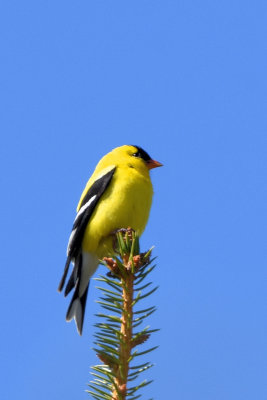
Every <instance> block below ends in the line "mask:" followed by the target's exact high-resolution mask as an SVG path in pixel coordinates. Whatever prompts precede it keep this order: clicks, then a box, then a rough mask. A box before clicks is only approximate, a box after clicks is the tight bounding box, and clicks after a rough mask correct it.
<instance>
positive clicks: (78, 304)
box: [59, 252, 99, 335]
mask: <svg viewBox="0 0 267 400" xmlns="http://www.w3.org/2000/svg"><path fill="white" fill-rule="evenodd" d="M70 261H72V262H73V264H74V267H73V271H72V273H71V276H70V278H69V280H68V283H67V285H66V288H65V296H67V295H68V294H69V292H70V291H71V290H72V289H73V288H75V290H74V294H73V297H72V299H71V302H70V305H69V308H68V311H67V314H66V320H67V321H71V320H72V319H73V318H74V320H75V322H76V325H77V330H78V332H79V334H80V335H81V334H82V329H83V320H84V313H85V306H86V299H87V293H88V287H89V280H90V278H91V276H92V275H93V273H94V272H95V270H96V268H97V266H98V264H99V260H98V258H97V256H96V255H94V254H90V253H86V252H80V253H79V254H78V255H77V256H76V257H75V258H73V259H72V260H70V257H68V259H67V262H66V266H65V270H64V274H63V277H62V279H61V282H60V284H59V290H60V291H61V290H62V289H63V286H64V284H65V280H66V277H67V273H68V268H69V264H70Z"/></svg>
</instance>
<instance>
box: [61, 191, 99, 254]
mask: <svg viewBox="0 0 267 400" xmlns="http://www.w3.org/2000/svg"><path fill="white" fill-rule="evenodd" d="M95 198H96V194H95V195H94V196H93V197H91V198H90V199H89V200H88V201H87V202H86V203H85V204H84V205H83V206H82V207H81V208H80V210H79V211H78V213H77V215H76V217H75V220H74V224H75V222H76V221H77V219H78V218H79V217H80V216H81V215H82V214H83V213H84V212H85V210H86V209H87V208H88V207H89V206H90V205H91V203H92V202H93V201H94V199H95ZM77 229H78V227H76V228H74V229H73V230H72V231H71V234H70V238H69V242H68V246H67V256H68V255H69V252H70V247H71V244H72V240H73V238H74V236H75V234H76V231H77Z"/></svg>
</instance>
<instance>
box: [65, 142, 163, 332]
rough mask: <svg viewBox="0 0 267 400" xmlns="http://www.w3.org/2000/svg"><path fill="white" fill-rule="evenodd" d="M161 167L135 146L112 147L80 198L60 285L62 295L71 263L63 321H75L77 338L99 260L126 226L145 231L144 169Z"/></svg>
mask: <svg viewBox="0 0 267 400" xmlns="http://www.w3.org/2000/svg"><path fill="white" fill-rule="evenodd" d="M160 165H161V164H160V163H159V162H157V161H154V160H152V159H151V158H150V156H149V155H148V154H147V153H146V152H145V151H144V150H143V149H141V148H140V147H137V146H129V145H125V146H121V147H117V148H116V149H114V150H112V151H111V152H110V153H108V154H107V155H105V156H104V157H103V158H102V159H101V160H100V161H99V163H98V165H97V166H96V169H95V171H94V173H93V174H92V176H91V178H90V179H89V181H88V183H87V185H86V187H85V189H84V191H83V193H82V196H81V199H80V201H79V204H78V207H77V216H76V219H75V221H74V225H73V230H72V233H71V236H70V240H69V246H68V260H67V263H66V267H65V271H64V274H63V278H62V280H61V283H60V285H59V290H61V289H62V288H63V286H64V283H65V278H66V275H67V271H68V266H69V263H70V261H72V262H73V263H74V272H73V274H72V275H73V276H72V277H71V278H70V280H69V282H68V284H67V287H66V290H65V294H68V292H69V291H70V290H71V289H72V288H73V287H75V293H74V296H73V299H72V301H71V304H70V307H69V310H68V312H67V320H71V319H72V318H73V317H74V318H75V320H76V323H77V328H78V331H79V333H80V334H81V332H82V324H83V316H84V309H85V302H86V296H87V289H88V284H89V279H90V277H91V275H92V274H93V273H94V271H95V269H96V267H97V265H98V262H99V259H102V258H103V257H104V256H111V255H113V254H114V248H113V237H114V232H115V231H117V230H118V229H121V228H128V227H131V228H132V229H134V230H135V231H136V232H137V234H138V235H141V234H142V232H143V231H144V229H145V226H146V223H147V220H148V216H149V211H150V207H151V203H152V196H153V187H152V183H151V180H150V176H149V170H150V169H152V168H155V167H158V166H160ZM76 265H77V268H76ZM75 268H76V272H75ZM79 274H80V275H79Z"/></svg>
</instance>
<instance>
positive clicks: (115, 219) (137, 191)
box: [83, 166, 153, 258]
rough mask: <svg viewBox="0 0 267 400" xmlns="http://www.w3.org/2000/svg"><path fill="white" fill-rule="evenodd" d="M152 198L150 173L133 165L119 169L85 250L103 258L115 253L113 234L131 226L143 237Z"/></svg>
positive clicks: (101, 202) (88, 231) (89, 231)
mask: <svg viewBox="0 0 267 400" xmlns="http://www.w3.org/2000/svg"><path fill="white" fill-rule="evenodd" d="M152 195H153V188H152V183H151V180H150V177H149V174H148V173H147V174H143V173H140V171H138V170H136V169H135V168H131V167H130V166H123V167H117V168H116V171H115V173H114V175H113V178H112V182H111V184H110V185H109V187H108V188H107V190H106V192H105V193H104V194H103V195H102V197H101V198H100V200H99V203H98V205H97V206H96V208H95V210H94V212H93V214H92V216H91V218H90V221H89V223H88V225H87V228H86V231H85V235H84V239H83V250H85V251H87V252H93V253H96V254H97V255H98V257H99V258H102V257H104V256H108V255H110V254H112V253H113V246H112V238H111V237H110V234H111V233H112V232H113V231H115V230H117V229H120V228H128V227H131V228H133V229H134V230H135V231H136V232H137V233H138V234H139V235H141V233H142V232H143V231H144V229H145V226H146V223H147V220H148V217H149V211H150V207H151V203H152Z"/></svg>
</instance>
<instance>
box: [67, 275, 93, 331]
mask: <svg viewBox="0 0 267 400" xmlns="http://www.w3.org/2000/svg"><path fill="white" fill-rule="evenodd" d="M88 287H89V283H88V286H87V288H86V290H85V291H84V293H83V294H82V296H81V297H79V284H78V285H77V287H76V289H75V292H74V294H73V297H72V299H71V302H70V305H69V308H68V311H67V314H66V321H68V322H69V321H71V320H72V319H73V318H74V320H75V322H76V326H77V330H78V332H79V334H80V335H82V330H83V321H84V313H85V306H86V299H87V293H88Z"/></svg>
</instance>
